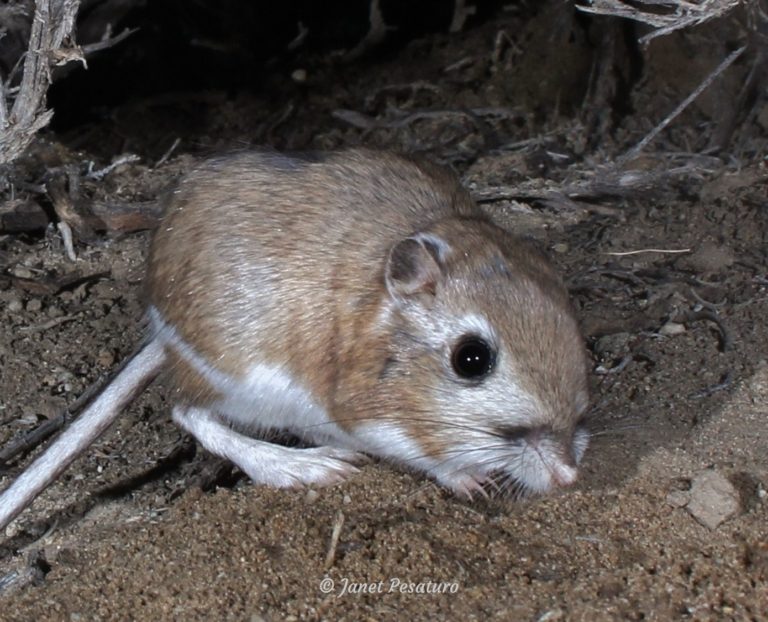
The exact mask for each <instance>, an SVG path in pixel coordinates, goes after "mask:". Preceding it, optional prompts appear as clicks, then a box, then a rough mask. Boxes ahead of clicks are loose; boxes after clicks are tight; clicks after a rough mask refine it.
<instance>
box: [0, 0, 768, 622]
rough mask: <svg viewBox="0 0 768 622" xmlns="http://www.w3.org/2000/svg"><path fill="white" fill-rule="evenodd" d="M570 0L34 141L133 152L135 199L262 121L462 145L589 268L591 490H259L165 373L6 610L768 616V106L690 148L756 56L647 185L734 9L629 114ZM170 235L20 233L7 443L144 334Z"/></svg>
mask: <svg viewBox="0 0 768 622" xmlns="http://www.w3.org/2000/svg"><path fill="white" fill-rule="evenodd" d="M563 6H565V5H564V4H563ZM547 19H551V18H546V16H542V17H540V18H538V19H534V20H527V21H526V22H524V23H523V22H520V21H519V18H518V17H515V16H514V15H507V14H504V13H502V14H500V15H498V16H497V17H495V18H493V19H492V20H491V21H487V22H485V23H483V24H480V25H477V26H475V27H472V28H470V29H468V30H465V31H464V32H461V33H457V34H452V35H447V34H435V35H430V36H426V37H423V38H420V39H418V40H415V41H412V42H410V43H409V44H408V45H406V46H404V47H402V48H400V49H398V50H397V51H396V52H390V53H389V54H388V55H387V57H385V58H383V59H382V58H380V57H376V56H375V55H374V56H372V57H369V58H367V59H365V58H364V59H361V60H358V61H356V62H354V63H339V62H330V61H329V60H328V59H326V58H323V57H321V56H311V55H309V56H307V57H306V58H303V59H301V64H298V61H296V62H294V64H293V65H292V66H290V67H286V66H285V65H284V64H278V65H277V66H275V67H274V69H273V72H274V75H271V76H270V78H269V79H268V80H266V81H265V84H269V89H270V90H269V92H268V93H265V92H258V91H256V92H220V91H210V92H206V93H195V94H191V95H185V94H183V93H182V94H179V93H176V94H174V96H173V97H171V98H166V99H165V100H163V101H162V102H161V103H158V102H157V101H156V100H152V101H130V102H126V103H123V104H121V105H120V107H119V108H117V109H115V110H114V111H112V113H111V114H109V115H102V116H101V117H99V119H98V120H95V121H94V120H91V121H90V122H89V124H88V126H87V128H86V127H81V128H71V129H69V130H66V131H60V132H56V131H51V132H48V133H47V134H46V135H45V136H44V137H42V138H41V140H40V142H39V143H38V144H36V145H35V146H34V147H33V149H32V150H31V152H30V156H29V158H28V160H27V161H25V163H23V165H24V166H28V167H29V171H31V172H30V173H29V175H30V176H31V177H34V175H35V174H36V173H35V172H34V171H35V170H37V169H36V168H35V167H41V166H47V167H49V168H50V167H55V166H71V165H72V164H73V163H74V165H75V166H76V167H80V168H78V169H77V170H85V167H86V163H87V162H89V161H90V162H94V166H95V168H96V169H99V168H103V167H104V166H106V165H108V164H109V163H110V162H111V161H112V160H113V159H115V158H117V157H119V156H121V155H125V154H129V153H130V154H136V155H138V156H139V158H140V159H139V160H138V161H134V162H127V163H125V164H123V165H121V166H118V167H116V168H114V169H113V170H111V171H109V172H107V173H106V174H105V175H104V176H103V177H100V178H91V179H87V180H85V181H84V182H83V188H82V192H83V193H85V195H86V196H87V197H90V198H92V199H93V200H97V199H98V200H100V201H109V200H112V201H119V202H123V203H126V202H127V203H130V202H132V201H137V202H138V201H144V202H146V201H153V200H154V199H155V198H156V197H157V196H158V195H159V194H161V193H162V192H163V191H165V190H166V189H167V188H169V187H171V186H172V184H173V183H174V181H175V180H176V179H177V178H178V177H179V175H181V174H183V172H184V171H185V170H188V169H189V168H190V167H191V166H192V165H193V164H194V163H195V162H197V161H199V160H200V159H201V158H203V157H205V155H207V154H209V153H215V152H219V151H223V150H226V149H231V148H235V147H242V146H243V143H244V142H245V143H247V144H251V145H262V144H266V143H269V144H272V145H275V146H277V147H278V148H281V149H308V148H311V149H328V148H336V147H342V146H345V145H352V144H366V145H375V146H381V147H391V148H395V149H399V150H401V151H408V152H421V153H425V154H426V155H427V156H428V157H432V158H434V159H436V160H439V161H442V162H444V163H446V164H448V165H450V166H453V167H454V168H455V169H456V170H457V172H458V173H459V174H460V175H462V177H463V179H464V181H465V183H466V184H467V185H468V187H469V188H470V189H471V190H472V191H473V193H475V195H476V196H477V197H478V198H480V199H482V200H483V205H484V206H485V207H486V208H487V209H488V211H489V212H490V213H491V214H492V215H493V216H494V217H496V218H498V219H499V220H500V221H502V222H504V223H507V224H508V225H509V226H511V227H513V228H516V229H518V230H524V231H526V232H527V233H529V234H530V235H532V236H533V237H535V238H537V239H538V240H539V241H540V242H541V243H542V245H543V246H544V247H546V248H547V249H549V252H550V254H551V255H552V256H553V258H554V259H555V261H556V262H557V264H558V265H559V267H560V268H561V270H562V273H563V274H564V276H565V279H566V281H567V283H568V286H569V288H570V290H571V293H572V296H573V299H574V302H575V305H576V307H577V309H578V314H579V317H580V320H581V322H582V325H583V327H584V332H585V334H586V338H587V344H588V347H589V349H590V352H591V356H592V363H593V365H592V374H591V382H592V389H593V400H592V401H593V408H592V412H593V416H592V432H593V438H592V442H591V446H590V448H589V450H588V452H587V454H586V457H585V460H584V463H583V474H582V477H581V479H580V481H579V483H578V485H577V486H576V487H575V488H573V489H570V490H567V491H563V492H562V493H560V494H557V495H553V496H549V497H544V498H538V499H533V500H529V501H526V502H524V503H513V502H511V501H509V500H505V499H498V498H493V499H490V500H483V499H476V500H474V501H472V502H469V501H465V500H461V499H458V498H456V497H454V496H452V495H451V494H449V493H447V492H446V491H444V490H442V489H440V488H438V487H437V486H436V485H435V484H433V483H431V482H429V481H426V480H425V479H424V478H422V477H421V476H419V475H418V474H413V473H407V472H403V471H401V470H399V469H397V468H396V467H393V466H390V465H388V464H384V463H379V462H374V463H371V464H369V465H366V466H364V467H363V468H362V470H361V472H360V473H359V474H358V475H355V476H354V477H352V478H351V479H350V480H349V481H348V482H346V483H343V484H341V485H337V486H334V487H331V488H326V489H317V490H289V491H286V490H272V489H268V488H264V487H256V486H252V485H250V484H249V483H248V482H247V481H246V480H245V479H243V478H242V477H241V476H240V475H239V473H238V472H237V471H236V470H233V469H232V468H230V467H228V466H227V465H224V464H222V463H221V462H220V461H218V460H216V459H214V458H212V457H211V456H208V455H206V454H205V452H203V451H202V450H201V449H199V448H198V447H197V446H196V445H195V443H194V442H193V441H191V439H189V438H188V437H186V436H185V435H184V434H183V433H181V432H180V431H179V430H178V429H177V428H176V427H174V425H173V424H172V423H171V421H170V418H169V403H168V402H167V399H166V398H167V396H166V395H165V394H164V391H163V386H162V382H159V383H156V384H155V385H154V386H153V387H151V389H150V390H148V391H147V392H146V393H145V394H144V395H143V396H142V397H141V398H140V399H139V400H138V401H137V402H136V403H134V404H133V405H132V407H131V408H130V409H129V411H128V412H127V413H126V414H125V415H124V416H123V417H122V418H121V419H120V421H119V423H118V424H116V426H115V427H114V428H112V429H111V430H110V431H109V433H108V434H107V435H105V436H104V437H103V438H102V439H101V440H99V441H98V442H97V443H96V445H95V446H94V447H92V449H91V450H90V451H89V452H88V454H87V455H86V456H84V457H83V458H81V459H80V460H78V461H77V462H76V463H75V464H74V465H73V466H72V467H71V468H70V469H69V470H68V471H67V473H66V474H65V475H64V476H63V477H61V478H60V480H59V481H58V482H57V483H56V484H55V485H54V486H52V487H51V488H50V489H49V490H47V491H46V492H45V493H44V494H43V495H42V496H41V497H40V498H39V499H38V500H37V501H36V502H35V503H34V505H33V507H32V508H30V509H29V510H27V511H26V512H25V513H24V514H22V515H21V516H20V517H19V518H18V519H17V520H16V521H15V522H14V523H13V524H12V525H11V526H9V527H8V529H6V532H5V534H0V619H2V620H9V621H10V620H20V621H21V620H38V619H44V620H83V621H84V620H250V621H254V622H255V621H258V620H315V619H323V620H396V619H412V620H428V619H463V620H488V619H498V620H540V621H545V620H546V621H555V620H623V619H628V620H673V619H691V620H768V587H767V583H766V581H767V580H768V498H767V496H768V493H766V490H768V450H766V439H768V361H767V360H766V359H768V322H766V319H765V318H766V317H768V258H767V256H766V251H767V250H768V199H767V196H768V193H767V192H766V189H767V188H768V168H766V161H765V159H764V158H763V155H762V154H764V153H765V151H764V149H762V148H764V146H765V133H766V129H767V128H766V122H768V118H767V117H766V115H765V113H764V111H763V112H759V111H758V113H757V114H754V115H752V116H751V117H750V118H749V119H747V120H746V121H744V123H743V125H741V126H739V131H738V132H737V133H736V134H734V139H733V141H732V143H731V146H730V147H729V150H726V151H725V152H721V153H719V154H717V155H715V154H712V155H708V156H695V155H694V153H701V152H702V151H703V150H704V149H705V147H706V141H705V137H706V136H707V132H710V131H711V126H712V124H713V123H714V121H713V119H714V117H715V115H714V114H713V110H714V109H716V108H717V106H718V101H719V100H718V97H719V98H723V97H727V95H728V93H730V92H735V91H737V90H738V85H739V84H740V82H739V80H741V79H743V77H744V75H745V73H746V71H747V69H748V67H746V66H745V65H744V64H737V65H735V66H734V67H733V68H731V70H729V73H726V74H724V76H723V77H722V79H720V80H719V81H716V82H715V83H714V84H713V86H712V87H711V89H710V90H708V91H707V92H706V93H705V94H704V95H703V96H702V97H701V98H700V99H699V100H697V102H696V103H694V105H693V106H692V107H691V108H690V109H689V110H688V111H686V112H685V113H684V114H683V115H682V116H681V117H679V118H677V119H676V120H675V121H674V122H673V123H672V124H671V125H670V128H669V129H668V130H666V131H665V132H663V133H662V134H661V135H660V136H659V138H658V139H657V141H655V142H654V143H652V144H651V145H649V147H648V148H647V150H646V155H644V156H643V157H642V158H639V159H635V160H633V161H631V162H630V163H628V164H626V165H625V169H624V170H632V171H634V173H633V175H634V176H635V177H634V179H642V183H637V184H635V185H632V184H629V185H626V184H625V185H621V184H620V183H619V181H618V180H619V179H620V174H619V173H617V172H616V171H617V170H619V169H617V168H615V166H613V165H612V162H614V161H615V160H616V158H617V157H618V156H620V155H621V154H622V153H625V152H627V151H628V150H629V149H630V148H631V147H632V146H633V145H635V144H636V143H637V142H638V141H639V140H640V139H641V138H642V137H643V136H645V135H646V134H647V132H648V131H650V129H651V128H652V127H653V126H654V125H655V124H656V123H658V122H659V121H661V119H662V118H663V117H664V115H665V114H667V113H668V112H669V111H671V110H672V109H673V108H674V107H675V106H676V105H677V103H678V102H679V101H681V100H682V99H683V98H684V97H685V96H687V94H688V93H689V92H690V91H691V90H692V89H693V88H694V87H695V86H696V84H697V83H698V82H699V81H700V80H701V79H703V78H704V77H705V76H706V75H707V73H708V72H709V71H711V70H712V69H713V68H714V67H715V66H716V65H717V64H718V63H719V62H720V60H722V58H724V57H725V56H726V55H727V52H728V51H729V50H727V49H726V47H725V44H724V43H721V41H720V39H719V38H718V37H719V34H718V33H719V32H720V31H718V30H717V28H733V25H732V24H725V25H723V24H720V25H719V26H718V25H713V26H710V27H709V29H707V28H706V27H705V28H704V29H701V28H699V29H694V30H692V31H690V32H684V33H677V34H674V35H671V36H669V37H666V38H663V39H659V40H656V41H655V42H654V43H652V45H651V46H650V47H649V48H648V49H647V50H645V51H644V52H643V53H644V54H645V57H644V66H643V68H642V71H643V77H642V80H638V81H636V82H635V83H633V87H632V89H631V91H630V92H628V93H626V94H625V97H626V98H627V102H628V105H627V106H626V107H625V108H624V109H623V111H622V113H621V115H618V114H617V113H616V111H615V110H614V111H609V110H607V109H603V110H595V109H590V106H591V105H593V104H594V105H595V106H604V105H605V104H606V101H607V100H606V99H601V96H600V94H599V93H597V94H595V93H592V95H590V94H589V93H587V92H586V89H585V85H586V84H587V78H588V76H589V74H590V60H589V59H590V57H589V53H588V50H589V48H588V46H587V43H586V42H585V41H580V40H579V39H578V38H577V37H576V38H575V37H573V36H570V35H569V32H571V30H573V31H574V32H575V31H576V30H577V27H576V25H574V24H573V23H570V24H566V25H565V26H563V24H560V25H559V26H558V28H559V29H560V30H558V29H557V28H553V27H552V23H553V22H551V21H547ZM558 23H559V22H558ZM569 29H570V30H569ZM729 32H730V31H729ZM500 33H501V34H500ZM505 41H506V42H507V43H504V42H505ZM702 41H704V42H705V43H706V42H707V41H708V42H710V43H711V45H709V44H707V45H702ZM500 42H501V43H500ZM694 42H695V43H697V45H698V46H699V47H697V48H696V51H693V47H692V46H693V43H694ZM569 46H570V47H569ZM702 49H704V50H706V51H705V52H704V53H702V52H701V50H702ZM295 69H303V70H305V71H306V76H307V77H306V81H303V82H297V81H296V80H292V79H291V72H292V71H294V70H295ZM545 76H546V78H545ZM294 77H296V76H294ZM590 97H592V98H593V99H591V100H590V99H589V98H590ZM585 102H586V104H585ZM590 102H592V104H590ZM595 102H596V103H595ZM343 111H354V113H352V112H343ZM425 111H429V114H421V113H423V112H425ZM467 111H473V112H469V113H468V112H467ZM361 115H364V116H361ZM408 115H415V116H413V117H410V118H408V119H407V120H406V121H403V119H404V118H407V117H408ZM611 117H613V118H611ZM176 138H180V142H179V144H178V146H177V147H176V149H175V150H174V151H173V152H172V153H171V154H170V157H168V158H166V159H165V160H164V161H162V162H160V159H161V156H162V155H163V154H164V153H165V151H167V149H168V148H169V146H170V145H171V144H172V143H173V142H174V140H175V139H176ZM761 149H762V150H761ZM52 163H53V164H52ZM623 179H624V180H625V181H626V179H628V177H625V178H623ZM576 186H578V187H579V188H582V192H581V193H579V192H574V191H571V190H568V189H569V188H570V189H573V188H574V187H576ZM584 188H586V190H583V189H584ZM7 198H8V197H5V198H4V199H7ZM149 235H150V234H149V233H148V232H138V233H130V234H124V235H99V236H98V238H97V239H95V240H90V241H89V243H87V244H86V243H82V242H79V243H77V245H76V251H77V254H78V259H77V261H76V262H71V261H69V260H68V259H67V258H66V255H65V252H64V249H63V245H62V242H61V239H60V237H59V236H58V234H57V233H56V231H55V230H53V229H50V230H48V231H47V232H45V233H40V234H39V235H29V234H27V235H18V234H15V235H3V236H2V237H0V267H3V272H2V275H0V366H1V367H0V422H1V423H2V427H1V428H0V447H2V446H3V445H5V444H7V443H9V442H10V441H11V440H13V439H16V438H18V437H19V436H20V435H22V434H24V433H26V432H29V431H30V430H32V429H34V428H36V427H37V426H38V425H40V423H41V422H43V421H45V420H46V419H50V418H52V417H55V416H56V415H57V414H58V413H59V412H60V411H61V409H62V408H64V407H65V406H66V405H68V404H71V403H72V402H74V400H75V399H76V398H77V397H78V396H79V395H80V394H81V393H82V392H83V391H84V390H85V389H86V388H87V387H88V386H89V385H91V384H92V383H94V382H96V381H99V380H100V379H103V378H104V377H106V376H107V375H108V373H109V371H110V370H111V369H113V368H114V367H115V366H116V365H117V364H118V363H119V361H120V360H122V359H123V358H124V357H125V356H127V355H128V354H130V352H131V350H132V349H133V347H134V345H135V344H136V343H137V341H138V339H139V337H140V334H141V315H142V302H141V282H142V275H143V262H144V259H145V257H146V249H147V242H148V239H149ZM644 249H657V250H656V251H655V252H640V253H634V254H620V253H627V252H629V251H639V250H644ZM668 251H681V252H676V253H673V252H668ZM78 279H79V280H78ZM36 452H37V450H35V451H32V452H29V453H28V454H26V455H24V456H23V457H21V458H17V459H14V460H13V461H11V462H10V464H8V465H6V467H5V468H4V469H3V471H2V476H3V477H2V479H0V485H3V486H4V485H6V484H7V483H8V482H10V481H11V479H12V478H13V476H14V475H15V474H17V473H18V472H19V471H20V470H21V469H22V468H23V467H24V465H25V464H27V463H28V462H29V460H30V459H31V458H32V457H33V456H34V455H36ZM339 524H340V525H341V530H340V535H339V540H338V545H337V547H336V550H335V555H334V557H333V559H332V560H331V561H330V562H329V563H326V555H327V552H328V550H329V546H330V543H331V539H332V532H333V530H334V526H335V525H339Z"/></svg>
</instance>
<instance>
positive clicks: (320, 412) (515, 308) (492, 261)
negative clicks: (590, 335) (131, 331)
mask: <svg viewBox="0 0 768 622" xmlns="http://www.w3.org/2000/svg"><path fill="white" fill-rule="evenodd" d="M146 283H147V288H148V299H149V305H148V311H147V314H148V317H149V324H150V334H149V337H148V339H147V341H146V342H145V344H144V346H143V347H142V348H141V349H140V350H139V351H138V352H137V353H136V354H135V355H134V357H133V358H132V359H131V360H130V361H129V362H128V364H127V365H126V366H125V367H124V368H123V369H122V370H121V371H120V372H119V373H118V374H117V376H116V377H115V378H114V379H113V380H112V381H111V382H110V383H109V384H108V385H107V387H106V388H105V389H104V390H103V391H102V392H101V394H100V395H99V396H98V397H97V398H96V399H95V400H94V401H93V402H92V403H91V404H90V405H89V406H88V407H87V408H86V409H85V410H84V411H83V413H82V414H81V415H80V416H79V417H78V418H77V420H75V422H74V423H73V424H72V425H71V426H70V427H69V428H68V429H67V430H66V431H65V432H64V433H63V434H61V435H60V436H59V438H58V439H57V440H56V441H55V442H54V443H53V444H52V445H51V447H50V448H48V449H47V450H46V451H45V452H44V453H43V454H42V455H41V457H39V458H38V459H37V460H36V461H35V462H33V463H32V465H31V466H30V467H29V468H28V469H27V470H26V471H25V472H23V473H22V474H21V475H20V476H19V477H18V479H16V481H15V482H14V483H13V484H12V485H11V486H10V487H9V488H8V489H7V490H6V491H5V492H4V493H3V494H2V495H1V496H0V527H2V526H5V525H6V524H8V523H9V522H10V520H11V519H12V518H13V517H14V516H15V515H16V514H18V513H19V512H20V511H21V510H22V509H23V508H24V507H26V506H27V505H28V504H29V503H31V501H32V499H34V497H35V496H36V495H37V494H38V493H39V492H40V491H41V490H43V489H44V488H45V487H46V486H47V485H48V484H50V483H51V482H52V481H53V480H54V479H55V478H56V477H57V476H58V475H59V474H60V473H61V472H62V471H63V470H64V469H65V468H66V467H67V466H68V465H69V463H70V462H71V461H72V460H73V459H74V458H75V457H77V456H78V455H79V454H80V453H82V452H83V451H84V450H85V449H86V447H87V446H88V445H89V444H90V443H92V442H93V441H94V440H95V439H96V438H97V437H98V436H99V435H100V434H101V433H102V432H103V431H104V430H105V429H106V427H107V426H108V425H109V424H110V423H111V422H112V421H113V420H114V419H115V418H116V417H117V415H118V414H119V412H120V411H121V410H122V409H123V408H124V407H125V406H126V404H127V403H129V402H130V400H131V399H133V398H134V397H135V395H136V394H137V393H138V392H139V391H140V390H142V389H143V387H144V386H145V385H146V384H147V383H148V382H149V381H151V380H152V379H154V377H155V376H156V375H157V374H158V373H159V372H160V371H161V370H162V369H164V368H165V369H167V371H168V375H169V378H170V383H171V386H172V387H173V391H174V395H173V398H174V402H175V404H176V405H175V406H174V407H173V419H174V421H176V423H177V424H178V425H180V426H181V427H182V428H183V429H184V430H186V431H187V432H189V433H190V434H192V435H193V436H194V437H196V438H197V440H198V441H199V442H200V443H201V444H202V445H203V447H205V448H206V449H207V450H208V451H211V452H212V453H214V454H218V455H219V456H223V457H226V458H228V459H229V460H231V461H232V462H234V463H235V464H236V465H237V466H238V467H240V468H241V469H242V470H243V471H244V472H245V473H246V474H247V475H248V476H249V477H250V478H251V479H252V480H253V481H254V482H256V483H261V484H268V485H271V486H277V487H288V486H295V485H302V484H330V483H333V482H337V481H340V480H342V479H344V478H346V477H347V476H348V475H350V474H351V473H353V472H354V471H355V470H356V469H355V467H354V464H355V463H357V462H358V461H359V460H360V459H361V458H362V457H363V454H370V455H373V456H377V457H381V458H386V459H390V460H392V461H394V462H396V463H400V464H401V465H404V466H406V467H409V468H413V469H417V470H421V471H424V472H426V473H427V474H429V475H430V476H432V477H433V478H434V479H436V480H437V481H438V482H439V483H440V484H442V485H444V486H446V487H447V488H449V489H451V490H453V491H454V492H456V493H459V494H463V495H467V496H471V495H472V493H475V492H483V491H484V490H485V489H486V488H487V487H488V486H495V487H497V488H499V489H501V490H511V491H513V492H514V493H515V494H519V493H525V492H544V491H546V490H548V489H550V488H552V487H554V486H565V485H568V484H571V483H572V482H573V481H574V480H575V478H576V474H577V465H578V463H579V461H580V460H581V458H582V456H583V454H584V450H585V449H586V446H587V442H588V434H587V432H586V430H585V429H584V426H583V422H582V419H583V414H584V412H585V410H586V408H587V402H588V396H587V380H586V374H587V364H586V354H585V350H584V345H583V340H582V338H581V336H580V333H579V330H578V327H577V322H576V320H575V318H574V315H573V312H572V310H571V306H570V303H569V301H568V296H567V293H566V290H565V288H564V286H563V284H562V282H561V281H560V279H559V278H558V276H557V274H556V272H555V270H554V268H553V266H552V265H551V264H550V262H549V261H548V260H547V259H546V258H545V257H544V256H543V255H542V254H541V253H540V252H538V251H537V250H536V249H535V248H534V247H532V246H531V245H530V244H529V243H528V242H526V241H524V240H522V239H520V238H518V237H516V236H514V235H512V234H510V233H509V232H507V231H504V230H502V229H500V228H499V227H497V226H495V225H494V224H492V223H491V221H490V220H489V219H488V218H487V217H486V216H485V215H484V214H483V212H482V211H481V210H480V209H479V208H478V207H477V206H476V205H475V204H474V203H473V202H472V200H471V199H470V197H469V194H468V193H467V192H466V191H465V190H464V189H463V188H462V187H461V185H460V184H459V182H458V180H457V178H456V177H455V176H454V175H453V174H452V173H450V172H448V171H446V170H444V169H442V168H440V167H438V166H436V165H433V164H429V163H426V162H422V161H418V160H415V159H411V158H407V157H402V156H396V155H393V154H389V153H382V152H375V151H368V150H362V149H359V150H351V151H344V152H337V153H330V154H326V155H324V156H322V157H317V158H302V157H289V156H286V155H280V154H277V153H271V152H249V153H239V154H236V155H230V156H227V157H221V158H218V159H213V160H211V161H209V162H207V163H205V164H203V165H202V166H200V167H199V168H197V169H196V170H195V171H193V172H192V173H191V174H189V175H188V176H187V177H186V179H184V180H183V181H182V182H181V184H180V186H179V188H178V189H177V190H176V191H175V193H174V194H173V196H172V198H171V199H170V203H169V206H168V210H167V213H166V215H165V218H164V220H163V221H162V223H161V225H160V226H159V228H158V230H157V231H156V233H155V236H154V240H153V242H152V246H151V251H150V256H149V265H148V270H147V278H146ZM267 430H270V431H273V430H276V431H282V432H287V433H290V434H293V435H295V436H298V437H299V438H301V439H302V440H303V441H305V442H306V443H308V444H311V445H314V446H315V447H312V448H289V447H284V446H282V445H277V444H273V443H270V442H266V441H263V440H257V438H254V437H253V436H251V435H252V434H258V433H261V432H265V431H267Z"/></svg>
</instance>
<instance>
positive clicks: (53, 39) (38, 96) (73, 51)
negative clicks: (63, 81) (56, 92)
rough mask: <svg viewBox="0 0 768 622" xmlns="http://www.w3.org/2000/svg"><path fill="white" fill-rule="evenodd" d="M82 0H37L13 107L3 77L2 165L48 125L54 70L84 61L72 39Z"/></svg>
mask: <svg viewBox="0 0 768 622" xmlns="http://www.w3.org/2000/svg"><path fill="white" fill-rule="evenodd" d="M79 5H80V0H36V1H35V13H34V17H33V18H32V29H31V32H30V35H29V45H28V47H27V53H26V56H25V58H24V73H23V75H22V78H21V83H20V84H19V86H18V90H17V91H16V92H15V99H14V100H13V106H12V107H11V108H10V111H9V109H8V100H9V99H10V96H11V94H12V91H9V90H8V89H7V87H8V84H7V83H6V82H5V81H4V80H3V79H2V78H0V164H7V163H8V162H11V161H13V160H15V159H16V158H17V157H19V156H20V155H21V154H22V152H23V151H24V150H25V149H26V148H27V145H29V143H30V142H31V141H32V139H33V137H34V136H35V134H36V133H37V131H38V130H40V129H41V128H43V127H45V126H46V125H48V123H49V122H50V120H51V117H52V116H53V111H52V110H46V108H45V96H46V93H47V92H48V87H49V86H50V84H51V67H52V66H53V65H57V64H65V63H67V62H70V61H72V60H78V61H83V56H82V51H81V50H79V49H78V48H77V47H75V46H74V45H72V42H71V36H72V30H73V28H74V25H75V16H76V15H77V9H78V7H79Z"/></svg>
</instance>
